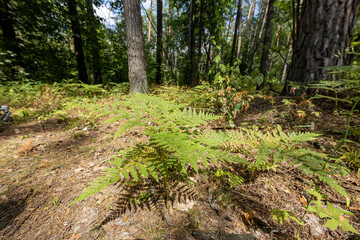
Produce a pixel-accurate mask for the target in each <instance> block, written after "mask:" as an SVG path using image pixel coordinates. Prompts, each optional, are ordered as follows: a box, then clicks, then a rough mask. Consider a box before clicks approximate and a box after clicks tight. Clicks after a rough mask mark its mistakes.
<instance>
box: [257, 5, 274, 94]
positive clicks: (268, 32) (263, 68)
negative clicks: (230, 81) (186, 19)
mask: <svg viewBox="0 0 360 240" xmlns="http://www.w3.org/2000/svg"><path fill="white" fill-rule="evenodd" d="M275 1H276V0H269V3H268V12H267V16H266V25H265V36H264V46H263V50H262V54H261V62H260V73H261V74H262V75H263V77H264V80H263V82H262V83H261V84H260V85H259V86H258V87H257V90H262V89H264V86H265V81H266V74H267V70H268V68H267V67H268V61H269V53H270V51H269V47H271V42H272V29H273V24H272V20H273V18H274V15H275V8H274V3H275Z"/></svg>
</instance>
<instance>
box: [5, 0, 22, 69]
mask: <svg viewBox="0 0 360 240" xmlns="http://www.w3.org/2000/svg"><path fill="white" fill-rule="evenodd" d="M8 4H9V3H8V1H7V0H0V26H1V30H2V35H3V38H4V44H5V48H6V50H8V51H11V52H13V53H15V54H16V60H17V64H20V65H21V63H22V61H21V52H20V47H19V42H18V39H17V37H16V34H15V29H14V25H13V22H14V21H13V18H12V15H11V13H10V11H9V6H8Z"/></svg>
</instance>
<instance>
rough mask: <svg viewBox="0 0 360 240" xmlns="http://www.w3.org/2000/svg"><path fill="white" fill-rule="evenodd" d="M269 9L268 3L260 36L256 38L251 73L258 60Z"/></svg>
mask: <svg viewBox="0 0 360 240" xmlns="http://www.w3.org/2000/svg"><path fill="white" fill-rule="evenodd" d="M268 10H269V3H268V4H267V5H266V9H265V14H264V17H263V21H262V24H261V28H260V31H259V34H258V37H257V39H256V40H255V48H254V53H253V55H252V61H251V66H250V69H249V73H251V72H252V71H253V69H254V66H255V60H256V56H257V51H258V49H259V44H260V41H261V38H262V34H263V31H264V26H265V22H266V17H267V13H268Z"/></svg>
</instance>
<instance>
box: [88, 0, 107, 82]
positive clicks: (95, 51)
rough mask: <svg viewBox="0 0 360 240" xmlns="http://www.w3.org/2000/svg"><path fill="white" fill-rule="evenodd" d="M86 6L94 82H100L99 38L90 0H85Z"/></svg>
mask: <svg viewBox="0 0 360 240" xmlns="http://www.w3.org/2000/svg"><path fill="white" fill-rule="evenodd" d="M86 5H87V6H86V8H87V13H88V23H89V24H90V25H91V26H90V31H91V33H90V39H89V40H90V45H91V51H92V61H93V69H94V84H102V83H103V81H102V76H101V58H100V46H99V40H98V37H97V30H96V24H95V23H96V18H95V15H94V8H93V3H92V0H86Z"/></svg>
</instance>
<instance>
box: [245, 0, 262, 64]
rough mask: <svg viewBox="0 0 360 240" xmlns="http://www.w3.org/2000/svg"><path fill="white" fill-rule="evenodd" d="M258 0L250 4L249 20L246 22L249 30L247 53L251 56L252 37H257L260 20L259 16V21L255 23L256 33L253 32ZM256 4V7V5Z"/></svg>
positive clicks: (247, 30)
mask: <svg viewBox="0 0 360 240" xmlns="http://www.w3.org/2000/svg"><path fill="white" fill-rule="evenodd" d="M256 1H257V0H253V1H252V2H251V5H250V9H249V13H248V17H247V22H246V32H247V38H248V46H247V53H246V56H248V58H249V56H250V53H251V49H252V45H253V42H254V41H253V40H252V38H256V34H257V29H258V25H259V24H258V23H259V21H260V18H258V20H257V22H256V23H255V31H254V33H252V32H253V24H252V22H253V19H254V15H255V11H256V9H255V7H256ZM254 5H255V7H254Z"/></svg>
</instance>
